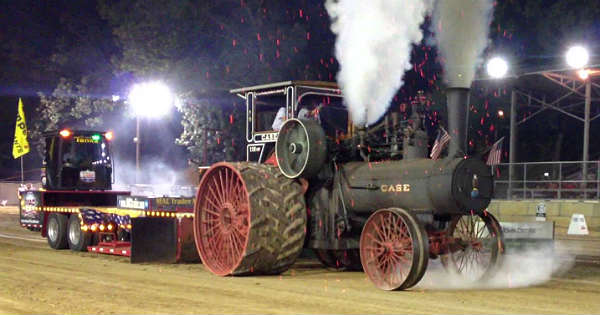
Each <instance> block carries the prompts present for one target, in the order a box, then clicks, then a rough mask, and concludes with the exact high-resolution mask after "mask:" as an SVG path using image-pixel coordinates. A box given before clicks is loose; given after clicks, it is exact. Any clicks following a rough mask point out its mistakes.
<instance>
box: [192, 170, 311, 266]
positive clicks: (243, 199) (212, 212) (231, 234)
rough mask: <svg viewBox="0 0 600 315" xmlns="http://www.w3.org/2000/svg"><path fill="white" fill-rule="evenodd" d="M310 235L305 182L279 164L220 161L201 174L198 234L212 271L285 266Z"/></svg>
mask: <svg viewBox="0 0 600 315" xmlns="http://www.w3.org/2000/svg"><path fill="white" fill-rule="evenodd" d="M305 236H306V205H305V201H304V196H303V193H302V187H301V186H300V184H298V183H297V182H296V181H294V180H291V179H288V178H286V177H285V176H283V174H281V172H279V170H278V169H277V167H275V166H271V165H264V164H257V163H248V162H243V163H227V162H221V163H217V164H215V165H213V166H212V167H211V168H210V169H209V170H208V171H206V173H205V174H204V176H203V177H202V180H201V181H200V184H199V187H198V194H197V195H196V203H195V209H194V238H195V241H196V247H197V249H198V253H199V254H200V257H201V259H202V262H203V264H204V266H205V267H206V268H207V269H208V270H209V271H210V272H212V273H214V274H216V275H219V276H226V275H250V274H278V273H281V272H284V271H285V270H287V269H288V268H289V267H290V266H291V265H292V264H293V263H294V262H295V261H296V259H297V258H298V256H299V255H300V252H301V251H302V248H303V245H304V239H305Z"/></svg>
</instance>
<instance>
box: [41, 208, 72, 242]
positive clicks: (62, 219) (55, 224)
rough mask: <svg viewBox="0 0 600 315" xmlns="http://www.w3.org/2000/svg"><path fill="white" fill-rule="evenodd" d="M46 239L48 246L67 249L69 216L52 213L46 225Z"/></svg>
mask: <svg viewBox="0 0 600 315" xmlns="http://www.w3.org/2000/svg"><path fill="white" fill-rule="evenodd" d="M46 238H47V239H48V245H50V247H51V248H54V249H65V248H67V246H68V245H69V244H68V243H67V216H66V215H64V214H59V213H50V214H49V215H48V221H47V224H46Z"/></svg>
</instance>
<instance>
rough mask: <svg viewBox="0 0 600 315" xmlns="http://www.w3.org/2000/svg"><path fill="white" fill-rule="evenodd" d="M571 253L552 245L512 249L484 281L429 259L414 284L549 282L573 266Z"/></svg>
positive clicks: (453, 286)
mask: <svg viewBox="0 0 600 315" xmlns="http://www.w3.org/2000/svg"><path fill="white" fill-rule="evenodd" d="M574 264H575V259H574V257H573V256H571V255H566V254H564V253H562V254H560V253H557V252H556V251H555V250H554V246H553V245H547V246H538V247H536V248H527V249H523V250H516V251H512V252H511V253H509V254H506V255H504V258H503V263H502V265H501V267H500V269H499V270H498V271H497V272H496V273H495V274H494V276H493V277H491V278H489V279H486V280H479V281H472V280H467V279H465V277H463V276H460V275H457V274H452V273H449V272H447V271H446V270H445V269H444V268H443V267H442V265H441V264H440V263H439V260H434V261H429V266H428V268H427V272H426V273H425V276H424V277H423V279H422V280H421V281H420V282H419V283H418V284H417V286H416V287H417V288H422V289H499V288H519V287H528V286H532V285H537V284H541V283H544V282H546V281H549V280H550V279H551V278H552V276H555V275H560V274H562V273H564V272H566V271H568V270H569V269H571V268H572V267H573V265H574Z"/></svg>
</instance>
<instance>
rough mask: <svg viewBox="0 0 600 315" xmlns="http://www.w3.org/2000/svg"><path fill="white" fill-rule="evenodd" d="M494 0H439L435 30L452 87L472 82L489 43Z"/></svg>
mask: <svg viewBox="0 0 600 315" xmlns="http://www.w3.org/2000/svg"><path fill="white" fill-rule="evenodd" d="M493 6H494V4H493V1H492V0H451V1H450V0H438V1H437V2H436V5H435V10H434V15H433V24H432V31H433V32H434V33H435V40H436V42H437V46H438V49H439V53H440V55H441V56H442V58H443V59H444V60H443V62H442V64H443V67H444V81H445V82H446V83H447V84H448V86H450V87H465V88H468V87H470V86H471V82H472V81H473V77H474V76H475V70H476V68H477V66H478V65H479V64H480V63H481V59H480V55H481V53H482V52H483V50H484V49H485V47H486V46H487V43H488V31H489V24H490V21H491V18H492V8H493Z"/></svg>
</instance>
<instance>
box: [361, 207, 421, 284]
mask: <svg viewBox="0 0 600 315" xmlns="http://www.w3.org/2000/svg"><path fill="white" fill-rule="evenodd" d="M360 259H361V263H362V266H363V269H364V271H365V272H366V274H367V276H368V277H369V279H370V280H371V281H372V282H373V283H374V284H375V286H377V287H378V288H380V289H383V290H402V289H407V288H410V287H412V286H413V285H415V284H416V283H417V282H418V281H419V280H420V279H421V277H422V276H423V274H424V273H425V269H426V268H427V262H428V242H427V239H426V235H425V233H424V231H423V228H422V227H421V226H420V225H419V224H418V222H417V221H416V219H415V218H414V217H413V216H412V215H411V214H410V213H409V212H407V211H405V210H403V209H399V208H390V209H382V210H378V211H377V212H375V213H373V214H372V215H371V216H370V217H369V219H368V220H367V222H366V223H365V226H364V227H363V231H362V233H361V236H360Z"/></svg>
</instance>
